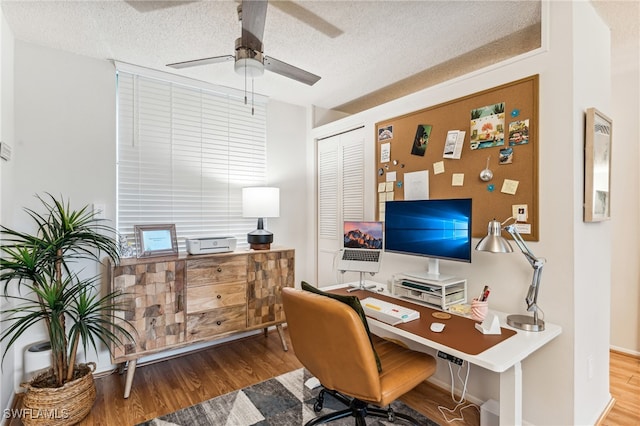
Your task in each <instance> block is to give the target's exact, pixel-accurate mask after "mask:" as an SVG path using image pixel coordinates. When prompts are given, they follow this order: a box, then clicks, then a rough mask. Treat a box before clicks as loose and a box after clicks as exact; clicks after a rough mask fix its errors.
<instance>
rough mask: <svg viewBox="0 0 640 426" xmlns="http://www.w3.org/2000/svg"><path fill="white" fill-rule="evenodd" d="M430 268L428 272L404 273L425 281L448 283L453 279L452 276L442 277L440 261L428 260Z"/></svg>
mask: <svg viewBox="0 0 640 426" xmlns="http://www.w3.org/2000/svg"><path fill="white" fill-rule="evenodd" d="M427 261H428V267H427V270H426V271H414V272H404V275H406V276H408V277H411V278H415V279H418V280H425V281H437V282H439V281H447V280H450V279H451V278H453V276H452V275H442V274H441V273H440V262H438V259H432V258H427Z"/></svg>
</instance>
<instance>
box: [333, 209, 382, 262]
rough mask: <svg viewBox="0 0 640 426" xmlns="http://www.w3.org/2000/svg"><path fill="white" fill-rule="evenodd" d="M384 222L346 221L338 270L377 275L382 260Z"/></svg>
mask: <svg viewBox="0 0 640 426" xmlns="http://www.w3.org/2000/svg"><path fill="white" fill-rule="evenodd" d="M382 229H383V224H382V222H365V221H345V222H344V233H343V249H342V250H341V253H340V256H339V259H338V266H337V269H338V270H339V271H357V272H371V273H376V272H378V271H379V270H380V261H381V260H382V247H383V246H382Z"/></svg>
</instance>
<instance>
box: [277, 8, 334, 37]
mask: <svg viewBox="0 0 640 426" xmlns="http://www.w3.org/2000/svg"><path fill="white" fill-rule="evenodd" d="M271 6H273V7H275V8H278V9H280V10H281V11H283V12H284V13H286V14H287V15H289V16H292V17H293V18H295V19H297V20H298V21H300V22H303V23H305V24H307V25H309V26H310V27H311V28H314V29H316V30H318V31H320V32H321V33H322V34H324V35H326V36H327V37H330V38H336V37H338V36H341V35H342V34H343V33H344V31H342V30H341V29H340V28H338V27H336V26H335V25H333V24H332V23H331V22H328V21H327V20H325V19H323V18H321V17H320V16H318V15H316V14H315V13H313V12H311V11H310V10H307V9H305V8H304V7H302V6H301V5H299V4H298V3H294V2H292V1H290V0H287V1H274V2H272V3H271Z"/></svg>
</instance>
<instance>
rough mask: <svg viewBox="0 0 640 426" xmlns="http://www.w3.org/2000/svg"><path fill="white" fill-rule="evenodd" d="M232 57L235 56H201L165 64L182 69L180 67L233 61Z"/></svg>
mask: <svg viewBox="0 0 640 426" xmlns="http://www.w3.org/2000/svg"><path fill="white" fill-rule="evenodd" d="M234 59H235V56H233V55H224V56H213V57H211V58H202V59H193V60H191V61H184V62H175V63H173V64H167V66H168V67H171V68H175V69H182V68H189V67H197V66H200V65H209V64H217V63H220V62H227V61H233V60H234Z"/></svg>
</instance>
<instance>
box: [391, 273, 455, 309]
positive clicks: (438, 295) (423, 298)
mask: <svg viewBox="0 0 640 426" xmlns="http://www.w3.org/2000/svg"><path fill="white" fill-rule="evenodd" d="M391 293H392V294H393V295H394V296H399V297H406V298H407V299H411V300H417V301H419V302H423V303H426V304H427V305H429V306H433V307H435V308H438V309H441V310H443V311H444V310H447V308H448V307H449V306H451V305H455V304H457V303H466V302H467V280H465V279H460V278H450V279H448V280H444V281H432V280H426V279H416V278H413V277H409V276H407V275H404V274H398V275H395V276H394V277H393V284H392V289H391Z"/></svg>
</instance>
